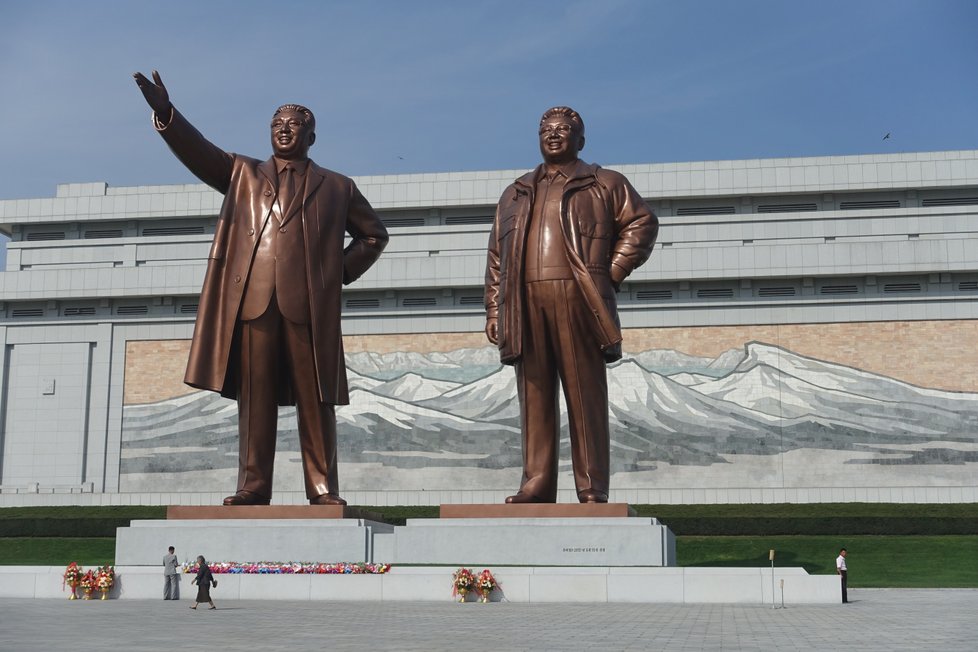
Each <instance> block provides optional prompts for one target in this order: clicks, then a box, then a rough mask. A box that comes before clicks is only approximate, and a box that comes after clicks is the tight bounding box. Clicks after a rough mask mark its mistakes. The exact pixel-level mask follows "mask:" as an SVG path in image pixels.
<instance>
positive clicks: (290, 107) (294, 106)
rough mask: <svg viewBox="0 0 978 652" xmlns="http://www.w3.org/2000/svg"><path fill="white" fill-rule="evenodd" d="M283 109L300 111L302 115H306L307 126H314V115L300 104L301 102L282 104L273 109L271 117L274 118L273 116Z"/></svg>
mask: <svg viewBox="0 0 978 652" xmlns="http://www.w3.org/2000/svg"><path fill="white" fill-rule="evenodd" d="M283 111H292V112H294V113H301V114H302V115H304V116H306V120H307V121H308V122H309V126H311V127H312V128H313V129H315V128H316V116H314V115H313V114H312V111H310V110H309V109H307V108H306V107H304V106H302V105H301V104H283V105H282V106H280V107H278V108H277V109H275V113H273V114H272V117H273V118H274V117H275V116H277V115H278V114H279V113H282V112H283Z"/></svg>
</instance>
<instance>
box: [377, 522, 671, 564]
mask: <svg viewBox="0 0 978 652" xmlns="http://www.w3.org/2000/svg"><path fill="white" fill-rule="evenodd" d="M388 541H389V542H390V545H391V550H390V556H389V557H387V558H388V559H390V560H391V562H392V563H397V564H437V565H442V564H444V565H458V564H463V565H467V564H473V565H491V564H495V565H512V566H517V565H519V566H601V567H616V566H675V564H676V538H675V536H673V534H672V532H671V531H670V530H669V528H668V527H666V526H664V525H662V524H661V523H659V522H658V521H657V520H656V519H654V518H637V517H633V518H606V517H585V516H577V517H553V518H535V517H516V516H510V517H508V518H443V519H409V520H408V522H407V525H405V526H404V527H397V528H395V529H394V532H393V534H391V535H387V534H384V535H377V537H376V549H377V550H378V554H379V555H380V556H384V555H383V554H382V552H381V551H383V552H386V550H387V545H388Z"/></svg>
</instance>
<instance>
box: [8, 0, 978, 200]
mask: <svg viewBox="0 0 978 652" xmlns="http://www.w3.org/2000/svg"><path fill="white" fill-rule="evenodd" d="M976 26H978V2H974V1H971V0H962V1H960V2H956V1H951V0H928V1H919V2H918V1H907V0H888V1H879V2H877V1H869V0H866V1H860V0H847V1H844V2H836V1H834V0H823V1H818V2H816V1H814V0H812V1H811V2H790V1H788V0H783V1H774V0H742V1H728V2H721V1H718V0H716V1H707V0H700V1H695V0H691V1H687V2H679V1H675V2H657V1H651V0H649V1H644V2H643V1H638V0H635V1H629V0H586V1H583V2H577V1H569V2H536V1H534V0H522V1H517V2H511V1H508V0H507V1H483V2H462V1H460V0H455V1H450V2H437V1H428V2H420V1H419V2H407V1H403V0H402V1H400V2H381V1H369V0H365V1H361V2H325V1H324V2H302V1H299V0H296V1H293V2H288V3H283V2H250V1H247V0H240V1H236V2H231V1H227V0H196V1H194V2H186V1H184V0H166V1H165V2H163V3H159V2H155V3H149V2H133V1H132V0H129V1H127V2H121V1H120V2H116V1H99V0H93V1H88V2H79V1H77V0H73V1H71V2H53V1H44V0H35V1H34V2H30V3H28V2H14V1H10V0H8V1H4V2H3V3H2V4H0V81H2V88H3V93H2V100H0V146H2V151H3V152H4V154H5V155H4V157H3V163H2V169H0V171H2V174H0V199H12V198H24V197H46V196H52V195H53V194H54V190H55V185H56V184H57V183H67V182H84V181H107V182H108V183H109V184H110V185H136V184H157V183H184V182H191V181H193V180H194V179H193V177H191V176H190V174H189V173H188V172H186V170H185V169H184V168H183V167H182V166H181V165H180V164H179V163H178V162H177V161H176V160H175V159H174V158H173V157H172V155H171V154H170V153H169V151H168V150H167V148H166V147H165V145H164V144H163V142H162V141H161V140H160V138H159V137H158V136H157V135H156V134H155V133H154V132H153V130H152V128H151V126H150V123H149V114H148V109H147V108H146V106H145V104H144V102H143V100H142V97H141V95H140V93H139V91H138V89H137V88H136V86H135V84H134V83H133V81H132V78H131V74H132V72H133V71H135V70H140V71H143V72H145V73H146V74H149V72H150V71H151V70H152V69H154V68H156V69H158V70H159V71H160V72H161V73H162V75H163V80H164V82H166V84H167V87H168V88H169V90H170V94H171V97H172V99H173V101H174V104H175V105H176V106H177V107H178V108H180V110H181V111H182V112H183V113H184V115H186V116H187V117H188V118H189V119H190V120H191V121H192V122H193V123H194V124H195V125H196V126H197V127H198V128H199V129H200V130H201V131H202V132H203V133H204V134H205V135H207V136H208V137H209V138H210V139H211V140H212V141H213V142H215V143H216V144H218V145H220V146H221V147H223V148H225V149H227V150H229V151H236V152H241V153H245V154H250V155H253V156H258V157H262V158H264V157H265V156H267V155H268V154H269V152H270V146H269V142H268V121H269V118H270V116H271V113H272V111H273V110H274V108H275V107H276V106H278V105H279V104H281V103H284V102H299V103H302V104H305V105H307V106H309V107H310V108H312V109H313V111H314V112H315V113H316V115H317V122H318V129H317V131H318V137H319V139H318V142H317V143H316V145H315V146H314V147H313V149H312V151H311V155H312V156H313V158H315V159H316V161H317V162H318V163H320V164H321V165H325V166H326V167H330V168H333V169H336V170H339V171H342V172H344V173H347V174H355V175H359V174H387V173H402V172H424V171H453V170H484V169H509V168H526V167H530V166H532V165H535V164H536V163H537V162H538V160H539V151H538V149H537V145H536V124H537V121H538V119H539V115H540V113H541V112H542V111H543V110H544V109H546V108H547V107H549V106H552V105H555V104H567V105H570V106H573V107H574V108H576V109H577V110H578V111H580V112H581V114H582V115H583V116H584V119H585V122H586V124H587V135H588V143H587V147H586V149H585V151H584V152H583V155H582V156H583V158H585V159H587V160H590V161H595V162H598V163H601V164H605V165H608V164H615V163H641V162H667V161H688V160H713V159H732V158H733V159H736V158H753V157H781V156H803V155H822V154H852V153H875V152H893V151H926V150H942V149H972V148H978V122H976V121H978V111H976V108H978V83H976V82H975V80H976V72H978V39H976V38H975V28H976ZM887 132H890V133H891V134H892V136H891V138H890V139H889V140H886V141H884V140H883V139H882V138H883V135H884V134H886V133H887Z"/></svg>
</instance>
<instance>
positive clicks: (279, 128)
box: [271, 111, 316, 161]
mask: <svg viewBox="0 0 978 652" xmlns="http://www.w3.org/2000/svg"><path fill="white" fill-rule="evenodd" d="M271 126H272V151H274V152H275V155H276V156H278V157H279V158H283V159H285V160H287V161H293V160H302V159H304V158H306V157H307V156H308V155H309V148H310V147H311V146H312V144H313V143H314V142H316V133H315V131H313V127H312V125H310V124H308V123H307V118H306V116H305V115H304V114H302V113H299V112H297V111H282V112H281V113H279V114H278V115H277V116H275V117H273V118H272V125H271Z"/></svg>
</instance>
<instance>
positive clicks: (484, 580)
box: [475, 568, 499, 602]
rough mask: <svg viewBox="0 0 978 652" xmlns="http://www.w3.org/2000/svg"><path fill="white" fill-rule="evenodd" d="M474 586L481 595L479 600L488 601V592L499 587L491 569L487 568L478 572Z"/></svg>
mask: <svg viewBox="0 0 978 652" xmlns="http://www.w3.org/2000/svg"><path fill="white" fill-rule="evenodd" d="M475 588H476V590H477V591H478V592H479V595H481V596H482V599H481V600H480V602H489V594H490V593H492V592H493V591H495V590H496V589H497V588H499V582H497V581H496V578H495V577H493V575H492V571H490V570H489V569H488V568H487V569H485V570H483V571H482V572H481V573H479V577H478V579H476V581H475Z"/></svg>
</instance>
